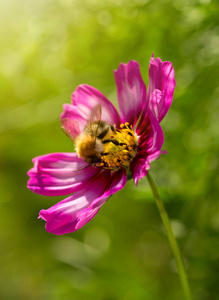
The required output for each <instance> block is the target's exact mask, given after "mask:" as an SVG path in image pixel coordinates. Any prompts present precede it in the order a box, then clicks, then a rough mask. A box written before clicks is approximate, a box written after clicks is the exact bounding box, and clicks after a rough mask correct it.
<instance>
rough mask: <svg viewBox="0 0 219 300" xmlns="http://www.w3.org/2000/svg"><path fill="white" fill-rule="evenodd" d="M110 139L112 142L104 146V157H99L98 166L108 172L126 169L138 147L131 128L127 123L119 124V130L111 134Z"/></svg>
mask: <svg viewBox="0 0 219 300" xmlns="http://www.w3.org/2000/svg"><path fill="white" fill-rule="evenodd" d="M111 139H112V142H109V143H106V144H104V153H103V154H104V155H103V156H102V157H101V163H100V166H102V167H104V168H106V169H110V170H113V169H117V168H119V167H125V168H126V167H128V166H129V163H130V161H131V160H132V158H133V157H134V156H135V154H136V149H137V145H138V143H137V142H138V140H137V136H136V135H135V133H134V131H133V129H132V126H130V125H129V123H128V122H126V123H125V124H120V129H117V131H116V132H115V133H113V135H112V136H111ZM115 141H116V143H115Z"/></svg>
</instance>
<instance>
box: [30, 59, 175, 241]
mask: <svg viewBox="0 0 219 300" xmlns="http://www.w3.org/2000/svg"><path fill="white" fill-rule="evenodd" d="M115 80H116V86H117V96H118V103H119V110H120V114H119V113H118V112H117V110H116V108H115V107H114V106H113V104H112V103H111V102H110V101H109V100H108V99H107V98H106V97H105V96H104V95H103V94H102V93H101V92H99V91H98V90H96V89H95V88H93V87H91V86H88V85H85V84H83V85H80V86H79V87H78V88H77V89H76V90H75V91H74V92H73V94H72V104H65V105H64V112H63V113H62V114H61V128H62V129H63V131H64V132H65V133H66V135H67V136H68V137H69V138H70V139H71V140H72V141H73V142H74V144H75V149H76V153H52V154H47V155H42V156H38V157H35V158H34V159H33V163H34V166H33V168H32V169H31V170H29V172H28V175H29V177H30V179H29V181H28V188H29V189H30V190H32V191H33V192H35V193H38V194H41V195H46V196H65V195H70V196H68V197H67V198H65V199H64V200H62V201H61V202H59V203H57V204H55V205H54V206H52V207H50V208H49V209H47V210H44V209H43V210H41V211H40V214H39V218H42V219H44V220H45V221H46V230H47V231H48V232H52V233H54V234H57V235H61V234H66V233H70V232H73V231H75V230H77V229H79V228H81V227H82V226H84V225H85V224H86V223H87V222H89V221H90V220H91V219H92V218H93V217H94V216H95V215H96V213H97V212H98V211H99V209H100V208H101V206H102V205H103V204H104V203H105V202H106V201H107V199H108V198H109V197H110V196H111V195H113V194H114V193H116V192H117V191H119V190H120V189H122V188H123V187H124V186H125V184H126V182H127V174H130V173H131V175H132V177H133V180H134V182H135V184H136V185H137V184H138V180H139V179H141V178H143V177H145V176H146V175H147V172H148V169H149V168H150V163H151V162H152V161H153V160H155V159H157V158H159V157H160V154H161V153H162V150H161V148H162V145H163V141H164V135H163V131H162V128H161V126H160V122H161V121H162V119H163V118H164V116H165V115H166V113H167V111H168V110H169V108H170V105H171V103H172V98H173V92H174V88H175V73H174V69H173V67H172V64H171V63H170V62H162V61H161V59H160V58H156V59H154V57H153V55H152V57H151V61H150V65H149V85H148V89H147V90H146V85H145V84H144V82H143V79H142V77H141V74H140V68H139V64H138V63H137V62H136V61H130V62H129V63H128V64H120V66H119V68H118V70H116V71H115Z"/></svg>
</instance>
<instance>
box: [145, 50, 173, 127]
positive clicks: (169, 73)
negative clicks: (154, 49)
mask: <svg viewBox="0 0 219 300" xmlns="http://www.w3.org/2000/svg"><path fill="white" fill-rule="evenodd" d="M174 88H175V71H174V69H173V66H172V64H171V62H169V61H165V62H162V60H161V59H160V58H159V57H158V58H156V59H154V57H153V55H152V57H151V60H150V65H149V90H148V97H149V98H150V100H149V103H150V107H151V110H152V111H153V112H154V114H155V116H156V117H157V118H158V120H159V122H161V121H162V120H163V118H164V117H165V115H166V113H167V111H168V110H169V108H170V106H171V103H172V100H173V92H174ZM155 89H157V90H159V91H160V93H158V92H156V93H153V92H154V90H155ZM152 94H153V95H152ZM161 95H162V96H161Z"/></svg>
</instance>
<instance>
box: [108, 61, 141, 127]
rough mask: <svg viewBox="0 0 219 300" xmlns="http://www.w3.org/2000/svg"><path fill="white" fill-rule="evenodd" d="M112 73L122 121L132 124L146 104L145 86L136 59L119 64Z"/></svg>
mask: <svg viewBox="0 0 219 300" xmlns="http://www.w3.org/2000/svg"><path fill="white" fill-rule="evenodd" d="M114 74H115V80H116V85H117V96H118V102H119V108H120V113H121V119H122V122H123V123H125V122H129V123H130V124H132V125H133V126H134V125H135V124H136V122H137V120H138V118H139V117H140V115H141V113H142V110H143V109H144V107H145V106H146V86H145V84H144V82H143V79H142V77H141V73H140V67H139V64H138V63H137V62H136V61H130V62H129V63H128V64H120V65H119V68H118V70H116V71H114Z"/></svg>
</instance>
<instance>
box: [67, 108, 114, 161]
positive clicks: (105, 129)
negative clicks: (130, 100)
mask: <svg viewBox="0 0 219 300" xmlns="http://www.w3.org/2000/svg"><path fill="white" fill-rule="evenodd" d="M101 114H102V109H101V105H99V104H98V105H96V106H95V107H94V108H93V110H92V112H91V115H90V118H89V120H88V121H87V125H86V126H85V128H84V129H83V130H82V132H80V130H79V123H78V121H76V120H74V121H73V120H71V119H69V118H63V119H62V120H61V128H62V130H63V131H64V133H65V134H66V135H67V136H68V137H69V138H70V139H71V140H72V141H73V142H74V144H75V149H76V153H77V154H78V156H79V157H80V158H82V159H84V160H85V161H86V162H87V163H88V164H89V165H93V166H98V165H99V163H100V162H101V156H103V155H106V154H104V144H106V143H109V142H111V141H113V142H114V143H116V142H115V141H114V140H113V139H112V135H113V133H115V132H116V128H115V125H110V124H108V123H107V122H105V121H102V120H101Z"/></svg>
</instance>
